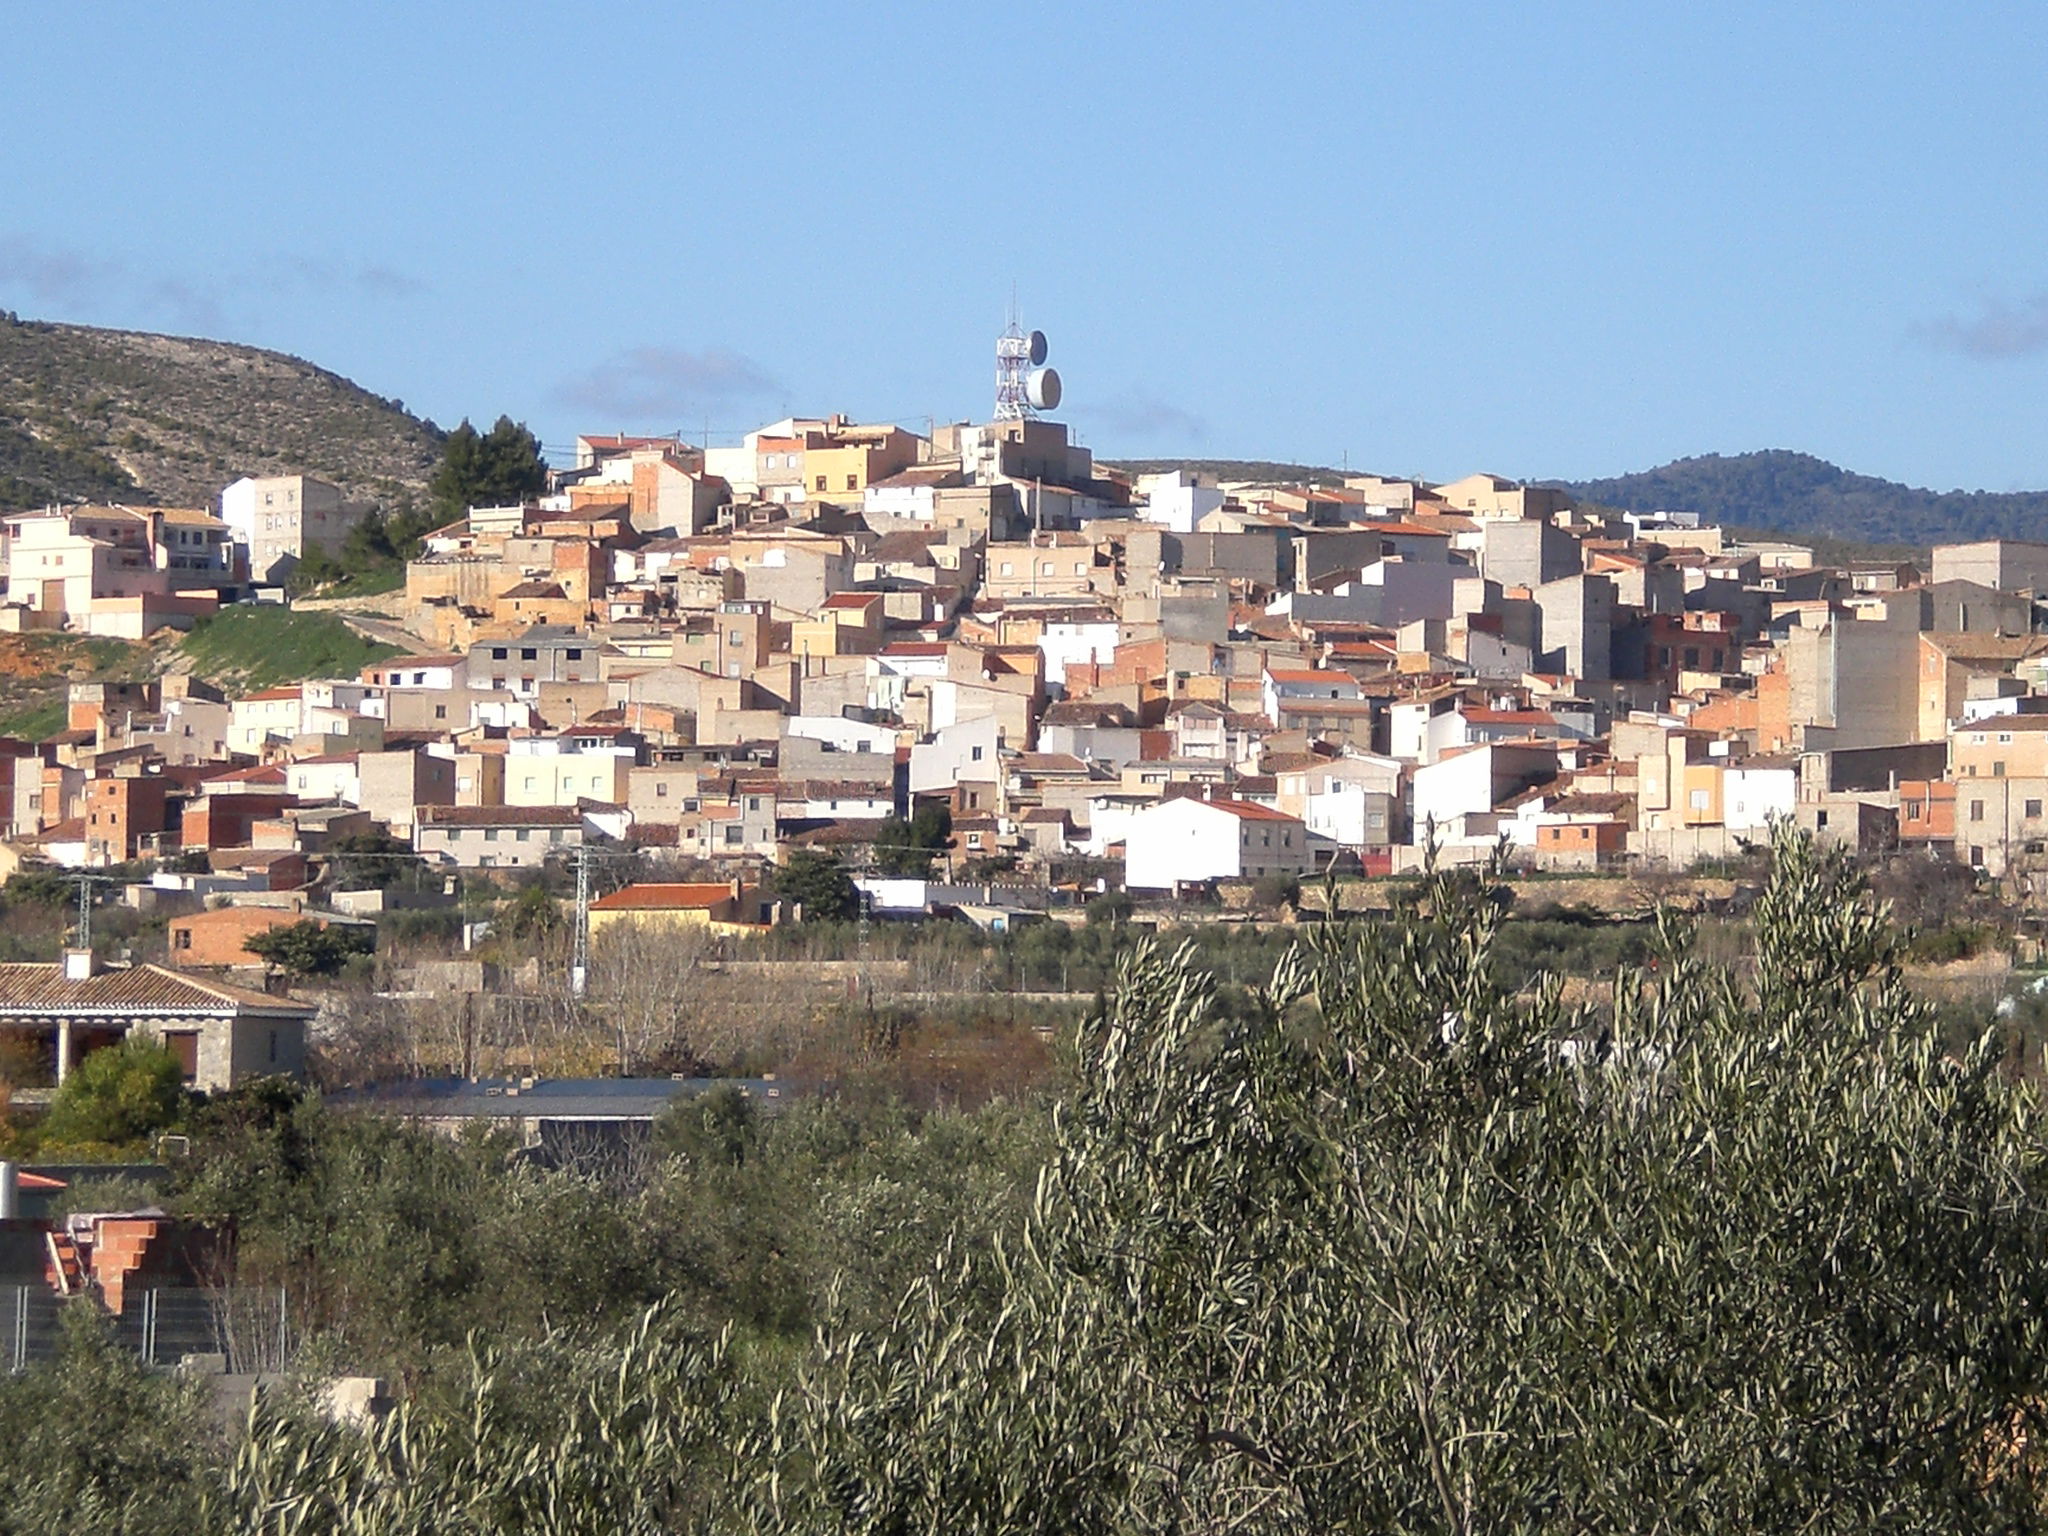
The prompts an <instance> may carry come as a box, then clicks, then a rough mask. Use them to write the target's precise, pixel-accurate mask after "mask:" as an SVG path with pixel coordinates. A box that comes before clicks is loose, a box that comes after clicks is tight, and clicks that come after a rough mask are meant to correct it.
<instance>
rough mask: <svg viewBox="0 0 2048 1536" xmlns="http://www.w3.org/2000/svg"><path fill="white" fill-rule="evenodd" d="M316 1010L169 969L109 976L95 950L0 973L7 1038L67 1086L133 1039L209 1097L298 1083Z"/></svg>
mask: <svg viewBox="0 0 2048 1536" xmlns="http://www.w3.org/2000/svg"><path fill="white" fill-rule="evenodd" d="M313 1014H314V1009H313V1008H312V1007H310V1006H309V1005H307V1004H305V1003H299V1002H294V1001H292V1000H291V999H290V998H288V997H272V996H270V995H269V994H267V993H263V992H251V991H249V990H248V989H247V988H244V987H232V986H228V985H227V984H226V983H224V982H217V981H205V980H202V979H200V978H198V977H196V976H184V975H180V974H179V973H178V972H176V971H172V970H166V969H165V968H164V967H163V966H160V965H136V966H126V967H119V968H109V969H102V968H101V967H100V966H99V965H98V964H97V963H96V962H95V961H94V959H93V956H92V954H91V952H90V951H88V950H82V949H81V950H68V951H66V952H65V955H64V958H63V959H62V960H61V961H58V962H56V963H54V964H21V965H0V1036H5V1037H8V1038H10V1039H16V1040H26V1041H29V1042H31V1043H32V1044H34V1045H36V1046H39V1047H41V1048H44V1049H47V1050H48V1051H49V1052H50V1054H51V1060H52V1068H53V1074H52V1075H53V1076H55V1078H56V1079H57V1081H59V1082H60V1083H61V1082H62V1081H63V1080H64V1078H65V1077H66V1076H67V1075H69V1073H70V1071H71V1069H72V1068H73V1067H74V1066H76V1065H77V1064H78V1062H79V1060H80V1059H81V1058H82V1057H83V1056H84V1055H85V1054H86V1053H87V1052H89V1051H93V1050H97V1049H100V1048H102V1047H104V1046H108V1045H117V1044H119V1043H120V1042H121V1041H122V1040H123V1039H125V1038H126V1037H127V1036H129V1035H130V1034H139V1035H142V1036H145V1037H147V1038H149V1039H153V1040H157V1041H159V1042H161V1043H162V1044H163V1045H164V1046H165V1047H166V1048H167V1049H168V1050H169V1051H170V1052H171V1053H172V1055H174V1056H176V1057H177V1058H178V1062H179V1065H180V1066H181V1067H183V1069H184V1073H185V1081H186V1082H188V1083H190V1084H191V1085H192V1086H193V1087H195V1088H199V1089H202V1090H204V1091H206V1092H209V1093H214V1092H219V1091H220V1090H221V1089H224V1088H233V1087H235V1086H237V1085H238V1084H241V1083H246V1082H250V1081H252V1080H254V1079H256V1078H259V1077H274V1076H278V1075H284V1076H289V1077H296V1076H298V1075H299V1074H300V1073H301V1072H302V1071H303V1070H304V1067H305V1059H306V1025H307V1022H308V1021H309V1020H310V1019H311V1018H312V1017H313Z"/></svg>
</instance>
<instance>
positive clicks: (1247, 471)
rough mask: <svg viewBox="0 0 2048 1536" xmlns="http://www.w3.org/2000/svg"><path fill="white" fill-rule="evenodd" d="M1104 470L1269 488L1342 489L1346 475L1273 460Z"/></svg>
mask: <svg viewBox="0 0 2048 1536" xmlns="http://www.w3.org/2000/svg"><path fill="white" fill-rule="evenodd" d="M1102 462H1103V467H1104V468H1105V469H1120V470H1122V471H1123V472H1124V473H1125V474H1129V475H1163V474H1165V473H1167V472H1168V471H1169V470H1175V469H1185V470H1189V471H1191V472H1192V473H1195V474H1199V475H1214V476H1215V477H1216V478H1217V479H1218V480H1224V481H1241V482H1250V483H1253V484H1260V485H1268V484H1277V485H1342V484H1343V483H1344V471H1342V470H1341V469H1329V468H1325V467H1321V466H1318V465H1314V464H1282V463H1278V462H1276V461H1274V460H1271V459H1105V460H1103V461H1102Z"/></svg>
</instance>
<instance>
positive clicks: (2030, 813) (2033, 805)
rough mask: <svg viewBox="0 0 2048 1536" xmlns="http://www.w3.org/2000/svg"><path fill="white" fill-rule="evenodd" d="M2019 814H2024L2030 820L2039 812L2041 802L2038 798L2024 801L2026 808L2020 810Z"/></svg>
mask: <svg viewBox="0 0 2048 1536" xmlns="http://www.w3.org/2000/svg"><path fill="white" fill-rule="evenodd" d="M2021 814H2022V815H2023V816H2025V817H2026V818H2027V820H2029V821H2032V820H2033V819H2034V818H2035V817H2037V816H2039V815H2040V814H2041V802H2040V801H2038V800H2029V801H2028V802H2027V803H2026V808H2025V809H2024V810H2023V811H2022V812H2021Z"/></svg>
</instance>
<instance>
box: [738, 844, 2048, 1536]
mask: <svg viewBox="0 0 2048 1536" xmlns="http://www.w3.org/2000/svg"><path fill="white" fill-rule="evenodd" d="M1775 854H1776V858H1775V868H1774V873H1773V877H1772V879H1771V882H1770V884H1769V887H1768V889H1767V890H1766V891H1765V893H1764V895H1763V897H1762V899H1761V901H1760V902H1759V904H1758V908H1757V911H1756V918H1755V929H1756V933H1755V952H1754V955H1753V957H1752V959H1751V961H1750V963H1749V964H1747V965H1746V966H1744V967H1742V968H1739V969H1733V970H1731V969H1727V968H1720V969H1716V968H1713V967H1710V966H1709V965H1708V964H1706V963H1705V962H1703V961H1701V960H1699V959H1698V958H1696V957H1695V956H1694V955H1693V954H1692V953H1691V952H1690V949H1689V946H1688V943H1687V935H1686V933H1685V931H1684V930H1683V928H1682V927H1680V926H1679V925H1677V924H1676V923H1673V922H1669V921H1667V922H1666V923H1664V924H1663V925H1662V928H1661V944H1660V947H1659V953H1658V955H1657V957H1656V959H1655V961H1654V962H1653V964H1652V965H1650V966H1648V967H1645V968H1644V969H1642V970H1639V971H1625V972H1623V973H1621V974H1620V975H1619V976H1617V978H1616V979H1615V981H1614V984H1613V986H1612V988H1611V991H1610V993H1609V995H1608V996H1606V997H1605V998H1603V999H1596V1000H1592V1001H1588V1002H1585V1003H1582V1004H1581V1005H1579V1006H1578V1007H1576V1008H1567V1007H1566V1006H1565V1005H1564V1004H1563V1002H1562V1001H1561V996H1560V987H1559V986H1558V984H1557V983H1556V982H1554V981H1551V980H1547V979H1544V978H1540V977H1539V978H1533V979H1530V980H1529V981H1528V983H1527V984H1526V985H1524V986H1521V987H1519V988H1515V989H1510V987H1509V986H1508V985H1507V984H1505V983H1504V982H1503V981H1501V980H1499V979H1497V973H1496V971H1495V969H1494V968H1493V967H1491V966H1490V965H1489V964H1488V963H1487V961H1488V951H1489V948H1490V946H1491V943H1492V940H1493V936H1494V929H1495V926H1496V924H1497V923H1498V921H1499V918H1498V913H1499V910H1500V906H1499V904H1498V903H1496V902H1492V901H1488V900H1483V899H1481V900H1475V899H1473V893H1472V892H1471V890H1470V889H1468V888H1465V887H1462V886H1461V885H1460V884H1458V883H1457V882H1453V881H1451V880H1450V879H1448V878H1446V877H1443V876H1440V875H1432V876H1431V877H1430V878H1429V879H1427V880H1426V881H1425V882H1423V884H1422V886H1421V888H1420V891H1419V893H1418V894H1417V896H1416V897H1415V899H1414V903H1413V906H1412V909H1411V910H1409V911H1406V912H1404V913H1402V914H1400V915H1398V917H1397V918H1396V919H1395V920H1393V921H1389V922H1385V923H1368V924H1362V925H1358V926H1350V927H1339V926H1331V927H1328V928H1324V929H1321V930H1318V931H1316V932H1314V933H1312V934H1311V935H1310V936H1308V937H1307V938H1305V939H1304V940H1303V942H1302V943H1301V944H1300V946H1299V947H1298V948H1297V949H1296V950H1295V951H1294V952H1293V953H1292V955H1291V956H1290V957H1289V958H1288V959H1287V960H1286V961H1285V962H1284V963H1283V964H1282V966H1281V967H1280V970H1279V972H1278V974H1277V975H1276V977H1275V980H1274V982H1273V984H1272V986H1271V987H1270V988H1269V989H1268V990H1267V991H1266V992H1265V993H1264V994H1263V995H1262V997H1261V999H1260V1004H1259V1006H1258V1007H1257V1008H1256V1009H1255V1010H1253V1011H1252V1013H1251V1015H1250V1016H1249V1017H1246V1016H1243V1015H1242V1014H1238V1015H1234V1016H1232V1017H1230V1018H1225V1017H1223V1016H1222V1015H1221V1014H1220V1013H1219V1011H1218V1010H1217V1008H1216V1007H1215V990H1214V986H1213V983H1212V981H1211V979H1210V978H1209V977H1207V976H1206V975H1204V974H1202V973H1201V971H1200V970H1199V969H1198V968H1197V967H1195V965H1194V964H1193V963H1192V959H1191V956H1190V955H1189V954H1188V953H1187V952H1186V951H1182V952H1179V953H1166V952H1163V951H1161V950H1159V949H1156V948H1141V949H1139V950H1138V951H1136V952H1135V953H1133V954H1132V955H1131V956H1130V957H1129V958H1128V959H1127V960H1126V962H1125V963H1124V965H1123V968H1122V970H1121V973H1120V975H1119V981H1118V986H1117V988H1116V991H1115V994H1114V996H1113V998H1112V999H1111V1000H1110V1002H1109V1005H1108V1007H1107V1008H1106V1010H1105V1011H1104V1013H1103V1015H1102V1017H1101V1018H1100V1019H1099V1020H1098V1021H1097V1022H1096V1023H1095V1025H1094V1027H1093V1028H1092V1030H1091V1031H1090V1033H1089V1036H1088V1038H1087V1039H1086V1041H1085V1042H1084V1059H1083V1072H1082V1081H1081V1085H1080V1088H1079V1090H1078V1093H1077V1095H1076V1097H1075V1099H1074V1102H1073V1103H1072V1105H1071V1106H1070V1107H1069V1109H1068V1110H1067V1111H1066V1112H1065V1113H1064V1114H1063V1115H1062V1117H1061V1120H1060V1126H1059V1147H1058V1152H1057V1155H1056V1156H1055V1158H1054V1159H1053V1161H1052V1162H1051V1164H1050V1165H1049V1166H1048V1167H1047V1169H1046V1171H1045V1173H1044V1175H1043V1177H1042V1180H1041V1183H1040V1187H1039V1191H1038V1197H1037V1200H1036V1203H1035V1207H1034V1210H1033V1213H1032V1215H1031V1218H1030V1220H1029V1222H1028V1223H1027V1225H1026V1227H1025V1230H1024V1231H1023V1233H1022V1234H1021V1236H1020V1237H1019V1238H1018V1239H1017V1240H1016V1241H1015V1242H1014V1243H1009V1244H997V1245H994V1246H993V1247H992V1249H991V1251H986V1252H978V1253H977V1252H969V1251H964V1250H960V1251H950V1252H947V1253H945V1254H944V1255H943V1256H942V1258H941V1260H940V1262H939V1263H937V1264H936V1265H935V1266H934V1267H933V1269H932V1271H931V1273H930V1274H929V1275H928V1276H927V1277H925V1278H924V1279H923V1280H922V1281H921V1283H919V1284H918V1285H916V1286H915V1287H913V1288H912V1290H911V1292H910V1293H909V1294H908V1295H907V1296H906V1298H905V1300H904V1302H903V1304H902V1306H901V1308H900V1309H899V1311H898V1313H897V1315H896V1316H895V1317H894V1318H893V1319H892V1320H890V1321H889V1322H888V1323H887V1324H886V1325H884V1326H881V1327H880V1328H876V1327H873V1326H868V1327H862V1326H859V1325H858V1324H857V1322H856V1321H855V1320H852V1319H849V1320H848V1321H847V1323H846V1324H845V1325H844V1326H842V1327H838V1328H828V1329H827V1330H826V1332H825V1335H824V1337H823V1340H822V1343H821V1348H820V1351H819V1353H818V1356H817V1358H816V1359H815V1361H814V1362H813V1363H812V1364H811V1366H810V1367H809V1370H808V1374H807V1377H806V1382H805V1387H804V1390H803V1392H802V1393H801V1395H800V1396H799V1397H798V1398H795V1399H792V1400H790V1401H787V1402H784V1403H782V1404H780V1405H778V1408H777V1411H776V1412H775V1413H774V1415H773V1416H772V1418H771V1421H770V1423H769V1424H768V1426H767V1427H766V1428H765V1429H764V1431H763V1436H764V1440H763V1447H762V1457H763V1460H764V1464H765V1465H767V1466H770V1467H772V1468H773V1469H774V1471H775V1478H774V1480H773V1481H772V1482H764V1483H762V1484H761V1485H759V1486H758V1487H757V1489H756V1490H755V1495H754V1496H755V1498H756V1500H757V1513H758V1516H759V1518H760V1519H761V1521H762V1523H763V1524H764V1525H766V1524H771V1523H772V1524H776V1525H780V1526H782V1527H783V1528H788V1529H804V1530H816V1531H825V1530H845V1531H871V1532H881V1531H909V1530H916V1531H926V1530H934V1531H935V1530H941V1529H944V1530H952V1531H985V1532H997V1531H1003V1532H1012V1531H1029V1532H1048V1533H1050V1532H1075V1533H1079V1532H1097V1531H1119V1532H1122V1531H1132V1532H1139V1531H1144V1532H1151V1531H1156V1532H1175V1533H1193V1532H1224V1531H1247V1532H1251V1531H1283V1530H1285V1531H1300V1530H1321V1531H1360V1532H1364V1531H1400V1530H1408V1531H1445V1532H1472V1531H1550V1530H1556V1531H1567V1530H1568V1531H1644V1530H1649V1531H1748V1530H1759V1529H1800V1530H1811V1531H1842V1532H1849V1531H1864V1530H1869V1529H1877V1528H1884V1529H1913V1530H1965V1529H1968V1530H2001V1529H2010V1530H2025V1529H2035V1528H2037V1527H2039V1526H2040V1525H2041V1523H2042V1519H2043V1517H2042V1515H2041V1512H2040V1511H2041V1494H2042V1489H2041V1453H2040V1449H2039V1448H2040V1446H2041V1443H2042V1437H2043V1428H2044V1426H2043V1424H2042V1423H2041V1418H2042V1406H2043V1404H2044V1402H2048V1353H2044V1349H2043V1346H2044V1344H2048V1322H2044V1321H2043V1319H2044V1318H2048V1307H2044V1304H2048V1266H2044V1263H2043V1259H2044V1252H2043V1248H2044V1231H2048V1228H2044V1223H2043V1214H2044V1211H2043V1196H2044V1191H2048V1181H2044V1163H2043V1156H2042V1141H2041V1135H2040V1125H2039V1118H2038V1117H2039V1106H2038V1104H2037V1102H2036V1100H2035V1098H2034V1096H2033V1094H2032V1092H2031V1091H2030V1090H2029V1089H2028V1088H2027V1087H2025V1086H2024V1085H2022V1084H2019V1083H2015V1082H2013V1081H2010V1080H2008V1079H2007V1078H2006V1077H2005V1076H2003V1075H2002V1074H2001V1072H2000V1070H1999V1066H1998V1052H1997V1048H1996V1045H1995V1043H1993V1042H1991V1041H1989V1040H1986V1041H1984V1042H1980V1043H1978V1044H1976V1045H1973V1046H1972V1047H1970V1048H1969V1049H1968V1050H1966V1051H1964V1052H1963V1053H1961V1054H1960V1055H1951V1054H1949V1053H1948V1052H1947V1051H1946V1050H1945V1049H1944V1048H1943V1046H1942V1044H1941V1042H1940V1040H1939V1039H1938V1038H1937V1035H1936V1032H1935V1030H1934V1029H1933V1027H1932V1024H1931V1021H1930V1019H1929V1017H1928V1015H1927V1013H1926V1012H1925V1011H1924V1010H1923V1009H1922V1007H1921V1006H1920V1005H1918V1004H1917V1003H1916V1002H1915V1001H1914V1000H1913V999H1912V998H1911V997H1910V996H1909V994H1908V993H1907V991H1906V990H1905V988H1904V987H1903V985H1902V984H1901V981H1900V978H1899V975H1898V972H1897V970H1896V968H1895V967H1894V966H1893V964H1892V962H1891V956H1890V947H1891V939H1890V936H1889V935H1890V930H1889V927H1888V925H1887V922H1886V919H1885V916H1884V914H1883V912H1882V911H1881V910H1880V909H1878V908H1876V907H1875V906H1873V905H1872V904H1871V903H1870V902H1869V901H1868V900H1867V899H1866V897H1865V896H1864V894H1863V892H1862V890H1861V888H1860V885H1859V884H1858V881H1857V878H1856V877H1855V875H1854V873H1853V871H1851V870H1850V869H1849V867H1848V866H1847V865H1846V864H1845V863H1844V862H1843V861H1842V860H1841V859H1840V858H1839V857H1838V856H1836V855H1834V854H1831V853H1828V852H1825V851H1823V850H1821V849H1818V848H1816V847H1815V846H1813V845H1812V844H1811V843H1810V842H1806V841H1803V840H1800V839H1798V838H1796V837H1793V836H1790V835H1786V836H1782V837H1781V838H1780V839H1779V840H1778V843H1777V847H1776V850H1775Z"/></svg>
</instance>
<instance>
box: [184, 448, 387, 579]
mask: <svg viewBox="0 0 2048 1536" xmlns="http://www.w3.org/2000/svg"><path fill="white" fill-rule="evenodd" d="M371 510H372V507H371V503H369V502H367V501H349V500H347V499H345V498H344V497H343V496H342V494H341V490H340V488H339V487H338V486H332V485H329V484H328V483H327V482H326V481H325V480H316V479H314V478H313V477H312V476H311V475H272V476H268V477H266V478H264V479H261V480H258V479H255V478H253V477H251V476H248V475H244V476H243V477H242V478H241V479H239V480H237V481H235V483H234V484H232V485H230V486H228V487H226V488H225V489H224V490H223V491H222V492H221V493H220V517H221V521H222V522H224V523H226V524H227V525H228V536H229V537H230V538H232V539H233V540H234V542H235V543H236V544H237V545H239V546H240V547H241V551H242V554H243V555H244V556H245V557H246V558H247V560H248V564H249V579H250V580H251V581H252V582H255V583H256V584H257V585H259V586H264V585H277V584H279V583H282V582H283V581H284V580H285V578H286V577H288V576H290V575H291V573H292V569H293V568H294V567H295V566H297V565H298V563H299V562H300V561H301V560H303V559H305V557H306V552H307V551H308V550H311V549H316V548H317V549H322V550H325V551H326V552H327V553H329V554H333V553H334V552H336V551H337V550H339V549H340V548H341V545H342V541H343V540H344V539H346V538H347V537H348V532H349V530H350V529H351V528H353V527H355V525H356V524H357V523H359V522H361V521H362V520H363V518H364V517H366V516H368V515H369V513H370V511H371Z"/></svg>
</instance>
